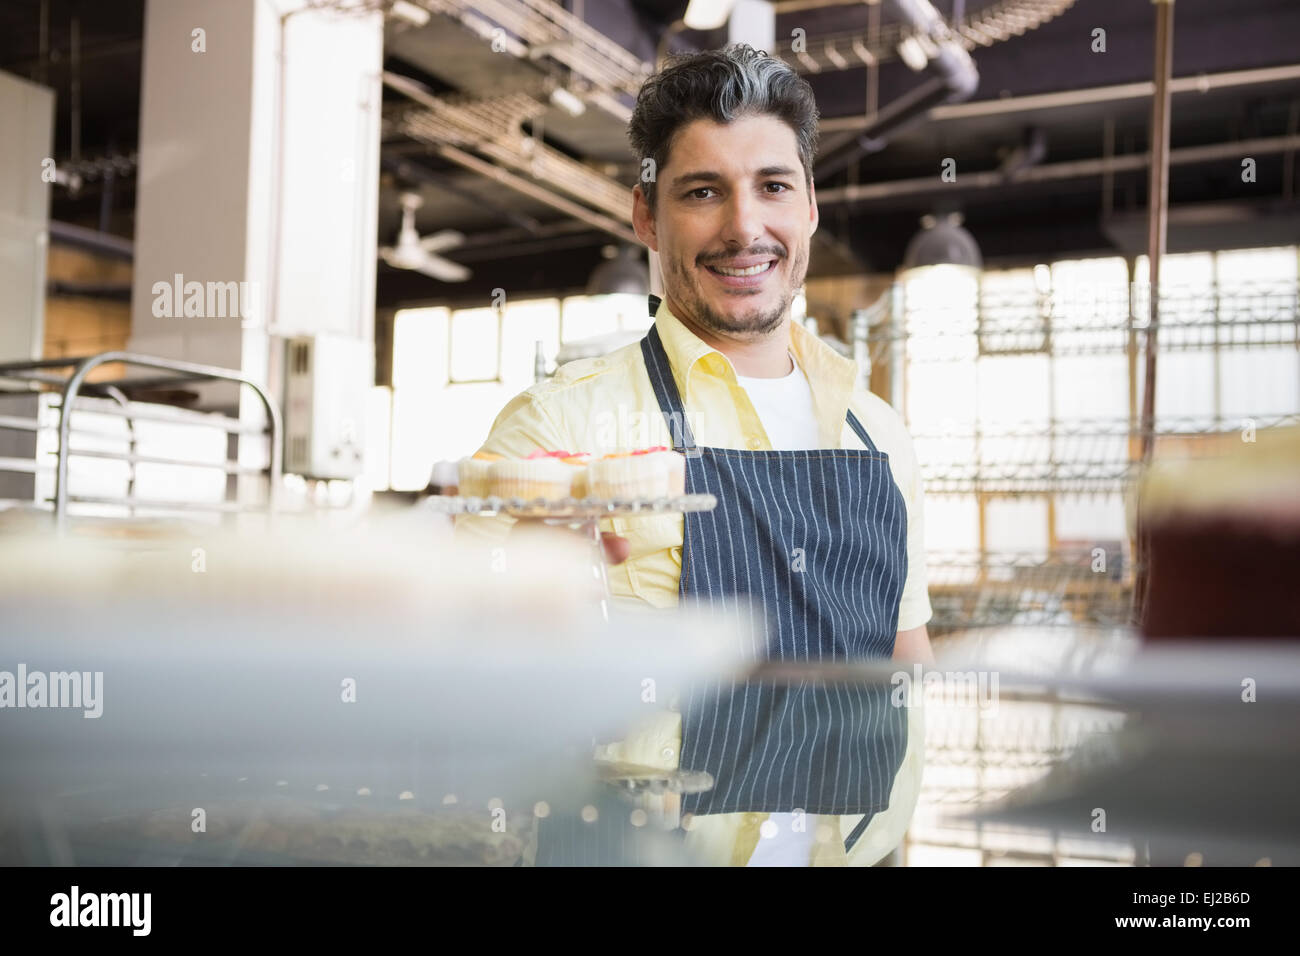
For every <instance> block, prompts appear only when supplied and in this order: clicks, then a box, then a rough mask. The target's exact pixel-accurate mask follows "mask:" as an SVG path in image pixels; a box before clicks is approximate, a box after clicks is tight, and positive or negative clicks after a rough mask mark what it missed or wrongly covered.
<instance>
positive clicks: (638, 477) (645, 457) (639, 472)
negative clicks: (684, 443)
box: [587, 445, 686, 498]
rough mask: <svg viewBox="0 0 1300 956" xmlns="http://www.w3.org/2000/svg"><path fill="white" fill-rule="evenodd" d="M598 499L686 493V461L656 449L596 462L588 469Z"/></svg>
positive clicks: (664, 450)
mask: <svg viewBox="0 0 1300 956" xmlns="http://www.w3.org/2000/svg"><path fill="white" fill-rule="evenodd" d="M587 483H588V489H589V492H590V494H592V495H593V496H594V497H597V498H666V497H671V496H675V495H681V494H684V493H685V491H686V459H685V457H684V456H682V455H681V454H679V453H678V452H675V451H673V450H672V449H670V448H668V447H666V446H664V445H659V446H657V447H655V448H642V449H638V450H636V451H631V452H615V453H614V454H610V455H606V456H604V457H603V458H598V459H597V460H595V461H593V462H592V463H591V464H590V465H589V466H588V468H587Z"/></svg>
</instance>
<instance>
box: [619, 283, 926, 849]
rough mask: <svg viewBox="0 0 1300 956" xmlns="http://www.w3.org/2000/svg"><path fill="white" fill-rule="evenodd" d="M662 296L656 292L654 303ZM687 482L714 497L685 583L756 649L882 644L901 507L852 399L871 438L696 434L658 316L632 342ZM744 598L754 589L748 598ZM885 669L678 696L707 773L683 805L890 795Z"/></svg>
mask: <svg viewBox="0 0 1300 956" xmlns="http://www.w3.org/2000/svg"><path fill="white" fill-rule="evenodd" d="M656 306H657V302H656V301H655V299H654V297H651V302H650V309H651V314H653V313H654V312H655V310H656ZM641 351H642V354H643V355H644V357H645V364H646V371H647V372H648V373H649V376H650V382H651V384H652V385H653V387H654V392H655V398H656V399H657V400H658V403H659V408H660V410H661V411H662V412H663V414H664V416H665V418H666V419H667V421H668V424H669V430H670V434H672V436H673V444H674V448H675V449H676V450H677V451H679V452H682V453H683V454H685V455H686V491H687V493H688V494H702V493H707V494H712V495H715V496H716V497H717V499H718V506H717V508H715V509H714V510H713V511H707V512H696V513H691V514H687V515H685V520H684V536H683V544H682V569H681V579H680V583H679V594H680V596H681V599H682V603H683V604H687V603H691V604H695V605H696V606H698V607H702V608H704V609H705V610H712V611H714V612H717V613H720V614H735V613H736V612H740V613H741V615H742V618H741V619H742V621H743V622H744V623H746V624H751V625H753V626H752V628H751V629H750V634H753V635H760V636H761V635H766V645H765V646H762V644H761V638H760V639H759V640H755V639H754V638H753V637H752V636H750V634H747V635H746V636H745V637H744V638H743V642H744V644H745V645H746V646H745V647H743V648H742V653H743V654H745V655H746V656H747V657H748V658H751V659H762V658H767V659H777V660H782V661H826V660H852V659H861V658H888V657H890V656H892V654H893V650H894V638H895V635H896V633H897V629H898V605H899V598H900V596H901V595H902V592H903V582H904V581H905V580H906V577H907V512H906V509H905V506H904V502H903V497H902V494H901V493H900V491H899V489H898V486H897V485H896V484H895V483H894V479H893V474H892V472H891V470H890V467H889V457H888V456H887V455H886V454H884V453H883V452H881V451H879V450H878V449H877V448H876V446H875V443H874V442H872V440H871V437H870V436H869V435H868V434H867V432H866V430H865V429H864V428H863V427H862V424H861V423H860V422H859V421H858V419H857V417H856V416H855V415H854V414H853V412H852V410H849V411H848V414H847V421H848V424H849V426H850V427H851V428H852V429H853V431H854V432H855V433H856V434H857V436H858V438H859V439H861V440H862V443H863V445H864V446H865V449H840V448H833V449H831V448H827V449H816V450H807V451H742V450H738V449H731V448H712V447H706V446H699V445H696V444H695V440H694V436H693V435H692V434H691V430H690V426H689V423H688V422H687V418H686V415H685V408H684V407H683V405H682V401H681V397H680V395H679V394H678V391H677V385H676V383H675V381H674V379H673V375H672V368H671V366H670V364H669V361H668V356H667V354H666V352H665V351H664V348H663V343H662V341H661V340H660V337H659V332H658V329H657V328H655V327H653V326H652V327H651V329H650V331H649V333H648V334H647V335H646V336H645V338H644V339H643V340H642V341H641ZM744 599H748V600H747V601H745V600H744ZM891 689H892V688H891V687H890V686H888V685H884V684H839V685H833V686H832V685H826V684H817V683H814V682H803V683H797V684H794V683H783V684H778V683H775V682H767V681H749V682H746V683H743V684H721V683H716V682H715V683H710V684H697V685H694V686H692V687H691V688H689V690H688V691H687V692H685V693H683V694H682V695H681V700H682V701H683V703H682V705H681V708H680V709H681V712H682V748H681V754H680V764H679V765H680V766H681V767H682V768H683V769H689V770H705V771H708V772H709V773H710V774H712V775H713V777H714V780H715V786H714V787H713V789H712V790H710V791H707V792H705V793H701V794H692V795H688V796H686V797H684V798H683V801H682V812H683V813H693V814H707V813H734V812H769V813H778V812H790V811H792V810H795V809H801V810H803V811H804V812H805V813H817V814H865V816H864V818H863V820H862V822H861V824H860V825H859V826H858V827H857V829H855V831H854V833H853V834H851V835H850V838H849V840H848V841H846V849H851V848H852V845H853V843H854V842H855V841H856V840H857V838H858V837H859V836H860V835H861V833H862V831H863V830H865V829H866V824H867V823H868V822H869V821H870V819H871V817H872V815H874V814H875V813H876V812H878V811H880V810H883V809H885V808H886V807H887V806H888V805H889V793H890V789H891V787H892V785H893V781H894V776H895V774H896V773H897V771H898V767H899V765H900V764H901V762H902V759H903V754H904V752H905V751H906V749H907V716H906V711H905V709H903V708H899V707H894V706H892V705H891V701H890V691H891Z"/></svg>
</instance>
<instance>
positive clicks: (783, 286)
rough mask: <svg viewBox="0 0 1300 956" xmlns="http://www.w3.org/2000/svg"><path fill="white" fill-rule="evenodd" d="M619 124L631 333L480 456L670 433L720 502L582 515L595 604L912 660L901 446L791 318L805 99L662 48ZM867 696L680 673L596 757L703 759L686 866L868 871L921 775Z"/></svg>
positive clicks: (903, 725) (689, 805) (802, 239)
mask: <svg viewBox="0 0 1300 956" xmlns="http://www.w3.org/2000/svg"><path fill="white" fill-rule="evenodd" d="M629 138H630V140H631V143H632V147H633V150H634V152H635V154H636V156H637V159H638V160H639V161H640V168H642V169H644V170H647V171H649V173H650V175H648V176H643V181H642V182H641V183H640V184H638V185H637V186H636V187H635V188H634V189H633V191H632V201H633V222H634V225H635V228H636V233H637V236H638V237H639V238H640V239H641V241H642V242H644V243H645V245H646V246H648V247H649V248H650V249H652V250H654V251H656V252H657V253H658V254H659V262H660V267H661V271H662V276H663V285H664V295H663V298H662V301H659V300H656V299H655V298H654V297H651V303H650V305H651V313H652V314H653V315H654V324H653V326H652V327H651V329H650V331H649V332H648V334H647V335H646V337H645V338H644V339H643V340H642V341H641V342H640V343H638V344H636V345H633V346H629V347H627V348H624V349H621V350H619V351H617V352H615V353H613V354H611V355H608V356H606V357H604V358H599V359H588V360H583V361H579V362H572V363H569V364H567V365H565V366H563V367H561V368H560V369H559V370H558V371H557V372H556V374H555V376H554V377H553V378H552V379H551V380H549V381H547V382H543V383H539V384H538V385H535V386H533V387H532V388H530V389H528V390H527V391H526V392H524V393H523V394H521V395H519V396H517V397H516V398H515V399H514V400H512V401H511V402H510V403H509V404H508V405H507V406H506V408H505V409H504V410H503V411H502V412H501V414H500V415H499V416H498V417H497V420H496V422H495V423H494V425H493V428H492V432H491V434H490V436H489V438H488V440H487V442H486V443H485V444H484V446H483V449H484V450H485V451H491V452H496V453H499V454H504V455H507V456H524V455H527V454H528V453H529V452H530V451H532V450H534V449H536V448H545V449H557V448H565V449H575V450H584V451H591V452H593V453H595V454H600V453H602V452H604V451H609V450H613V449H614V448H628V447H638V446H642V445H646V444H660V443H662V444H671V445H673V447H675V448H677V449H678V450H680V451H682V452H683V453H685V455H686V457H687V466H686V483H687V491H688V493H710V494H713V495H715V496H716V497H717V499H718V506H717V508H716V509H714V510H713V511H709V512H700V513H691V514H688V515H684V516H683V515H680V514H679V515H672V516H655V517H647V518H638V519H622V518H616V519H612V520H610V521H607V522H605V523H604V525H603V530H604V531H606V532H608V533H609V535H610V540H609V550H610V552H611V566H610V568H609V572H610V587H611V591H612V592H613V594H614V595H615V596H616V597H621V598H626V599H631V600H634V601H637V602H640V603H641V604H643V605H649V606H650V607H653V608H670V607H673V606H676V605H678V604H679V603H685V602H688V601H689V602H694V603H700V604H704V605H707V606H711V607H715V608H720V609H723V610H728V611H734V610H735V609H736V608H737V607H739V606H741V603H742V602H744V606H747V607H749V608H751V609H752V611H753V613H752V615H746V616H745V619H746V620H747V621H752V622H753V623H754V625H755V631H756V632H757V633H758V634H759V637H758V638H757V642H756V644H751V643H750V642H749V641H746V645H747V646H746V649H745V650H746V653H749V654H751V655H752V656H754V657H756V658H759V659H774V660H780V661H787V662H798V661H804V662H812V661H827V660H842V661H843V660H872V659H876V660H880V659H886V660H887V659H890V658H893V659H897V660H907V661H915V660H919V661H929V660H931V659H932V658H931V651H930V645H929V640H928V637H927V635H926V630H925V624H926V622H927V621H928V620H929V617H930V603H929V598H928V594H927V588H926V581H925V562H924V549H923V545H922V530H921V522H922V515H921V501H922V498H921V487H920V479H919V475H918V469H917V464H916V458H915V455H914V453H913V451H912V445H911V441H910V439H909V437H908V435H907V432H906V430H905V428H904V427H903V424H902V422H901V420H900V419H899V417H898V415H897V414H895V413H894V411H893V410H892V409H891V408H890V407H889V406H888V405H887V404H886V403H885V402H883V401H882V400H880V399H879V398H877V397H876V396H874V395H872V394H871V393H870V392H867V391H865V390H862V389H858V388H855V383H856V381H857V377H858V376H857V371H858V370H857V366H856V363H854V362H853V361H851V360H849V359H846V358H844V357H842V356H840V355H839V354H838V353H836V352H835V351H834V350H833V349H831V348H830V347H828V346H827V345H826V344H825V343H823V342H822V341H821V340H820V339H818V338H817V336H816V335H814V334H812V333H811V332H809V331H808V330H806V329H804V328H803V327H802V326H800V325H799V324H798V323H794V322H792V321H791V319H790V305H791V302H792V300H793V299H794V296H795V294H796V293H797V292H798V291H799V289H800V287H801V286H802V285H803V282H804V278H805V276H806V273H807V270H808V256H809V246H810V239H811V237H812V234H813V232H814V231H815V230H816V228H817V223H818V213H817V203H816V198H815V193H814V189H813V182H812V163H813V157H814V155H815V152H816V143H817V108H816V105H815V103H814V101H813V95H812V90H811V89H810V87H809V86H808V84H807V83H806V82H805V81H804V80H802V79H801V78H800V77H799V76H798V75H797V74H796V73H794V71H792V70H791V69H790V68H789V67H787V66H786V65H785V64H783V63H782V62H781V61H780V60H777V59H775V58H773V57H770V56H768V55H767V54H765V53H761V52H757V51H755V50H753V49H751V48H750V47H748V46H744V45H737V46H732V47H727V48H725V49H723V50H717V51H710V52H705V53H699V54H691V55H684V56H678V57H674V58H672V59H670V61H669V62H668V64H667V65H666V66H665V68H664V69H663V70H662V71H661V72H660V73H658V74H656V75H654V76H652V77H650V78H649V79H648V80H647V81H646V83H645V84H644V86H643V87H642V89H641V91H640V93H639V95H638V99H637V104H636V108H635V110H634V112H633V116H632V120H631V124H630V128H629ZM642 423H645V424H646V425H647V427H644V428H638V427H637V426H638V425H640V424H642ZM492 521H493V519H463V520H462V521H461V525H463V526H464V528H465V530H466V531H467V532H468V531H472V530H478V531H483V530H486V529H487V528H488V527H489V526H490V523H491V522H492ZM624 557H626V560H621V559H622V558H624ZM764 638H765V643H764ZM891 689H892V688H890V687H888V686H881V685H875V686H873V685H860V684H836V685H823V684H818V683H815V682H804V681H798V682H795V683H789V682H775V681H750V682H748V683H746V684H744V685H734V686H732V685H716V684H715V685H712V686H710V687H698V688H694V689H693V690H692V691H691V692H690V693H687V694H684V695H682V699H681V700H680V701H679V707H678V708H677V709H676V710H671V711H666V712H663V713H660V714H659V715H657V716H656V718H654V719H652V720H648V721H646V722H645V724H644V725H643V726H642V727H641V728H639V729H638V731H637V732H636V733H635V734H633V735H631V736H629V737H628V739H627V740H625V741H622V742H620V743H619V744H617V745H612V746H610V747H608V748H606V751H605V752H604V753H603V754H602V756H603V757H605V758H607V759H611V760H619V761H626V762H630V763H636V764H644V765H654V766H657V767H662V768H677V767H681V768H683V769H689V770H703V771H707V772H708V773H710V774H711V775H712V776H713V778H714V781H715V785H714V787H713V788H712V789H711V790H710V791H708V792H706V793H703V794H691V795H689V796H687V797H685V798H684V799H683V801H682V810H683V811H684V814H689V815H690V816H689V818H688V819H689V824H690V825H689V829H688V831H687V843H688V845H690V846H691V847H692V848H693V849H694V850H696V851H697V852H698V853H699V854H700V856H701V857H702V858H703V859H705V860H707V861H710V862H716V863H723V864H735V865H795V866H806V865H822V864H829V865H844V864H850V865H871V864H873V863H875V862H877V861H878V860H880V859H881V858H882V857H884V856H885V855H886V854H888V852H889V851H890V850H892V849H893V848H894V847H895V846H896V845H897V844H898V842H899V840H900V839H901V837H902V834H903V832H904V830H905V829H906V825H907V822H908V820H909V819H910V816H911V813H912V810H913V808H914V806H915V801H916V795H917V790H918V788H919V779H920V768H921V755H922V739H921V735H920V729H921V724H920V715H919V709H917V708H911V709H907V710H900V709H899V708H896V707H893V706H891V705H890V701H889V696H890V695H889V691H890V690H891Z"/></svg>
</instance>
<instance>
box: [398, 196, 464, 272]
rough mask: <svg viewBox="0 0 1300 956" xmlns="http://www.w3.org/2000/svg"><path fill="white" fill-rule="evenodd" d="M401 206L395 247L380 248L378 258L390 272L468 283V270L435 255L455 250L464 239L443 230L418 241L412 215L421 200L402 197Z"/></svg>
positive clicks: (453, 232) (452, 230)
mask: <svg viewBox="0 0 1300 956" xmlns="http://www.w3.org/2000/svg"><path fill="white" fill-rule="evenodd" d="M401 202H402V229H401V231H400V232H399V233H398V234H397V245H395V246H380V247H379V255H380V258H382V259H383V260H384V261H385V262H387V263H388V264H389V265H390V266H392V267H393V268H394V269H414V270H415V271H416V272H422V273H424V274H425V275H427V276H429V277H430V278H433V279H437V280H438V281H440V282H464V281H465V280H466V279H468V278H469V277H470V271H469V269H467V268H465V267H464V266H463V265H461V264H460V263H458V262H452V261H451V260H450V259H444V258H443V257H442V256H440V255H438V253H439V252H446V251H447V250H449V249H454V248H456V247H457V246H459V245H460V244H461V243H462V242H464V241H465V236H464V235H463V234H461V233H459V232H457V231H456V230H454V229H443V230H442V231H440V232H435V233H434V234H433V235H431V236H424V237H421V236H420V234H419V233H418V232H416V231H415V211H416V210H417V209H419V208H420V207H421V206H422V205H424V200H423V199H421V198H420V196H419V194H418V193H402V199H401Z"/></svg>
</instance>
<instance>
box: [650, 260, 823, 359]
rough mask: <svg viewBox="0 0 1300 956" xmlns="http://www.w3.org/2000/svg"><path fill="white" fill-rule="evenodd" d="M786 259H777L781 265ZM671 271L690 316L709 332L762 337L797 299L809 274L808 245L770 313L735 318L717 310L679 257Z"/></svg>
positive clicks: (795, 264)
mask: <svg viewBox="0 0 1300 956" xmlns="http://www.w3.org/2000/svg"><path fill="white" fill-rule="evenodd" d="M784 261H785V260H784V259H778V260H777V263H778V266H779V264H780V263H781V262H784ZM671 271H672V273H673V275H671V276H668V277H666V278H668V279H669V280H672V279H675V280H676V281H675V282H672V281H670V282H669V285H671V286H676V288H678V289H681V290H682V291H683V292H684V293H685V294H684V295H683V296H681V298H680V299H678V301H679V302H680V304H681V307H682V308H683V309H684V310H685V311H686V312H687V317H688V318H690V319H693V320H694V321H695V322H696V324H698V325H699V326H701V327H702V328H705V329H708V330H709V331H710V332H715V333H719V334H722V335H729V336H737V335H742V336H747V337H753V338H762V337H763V336H765V335H767V334H769V333H771V332H773V331H774V330H776V329H778V328H780V326H781V323H782V322H783V321H784V320H785V316H786V314H787V313H788V312H789V311H790V303H791V302H793V301H794V296H795V292H796V291H798V289H799V287H800V286H802V285H803V283H804V279H805V278H806V277H807V274H808V251H807V246H804V247H803V248H802V249H800V250H799V252H798V253H797V258H796V259H795V262H794V268H793V269H792V270H791V271H790V281H789V282H788V283H787V284H786V287H785V289H784V290H783V291H782V295H781V302H780V304H779V305H778V306H777V307H776V308H774V309H773V310H771V311H769V312H764V313H760V314H759V315H752V314H750V315H745V316H743V317H742V318H740V319H733V318H731V317H730V316H727V315H723V314H721V313H719V312H716V311H715V310H714V309H713V308H712V307H711V306H710V305H709V304H708V302H707V301H706V300H705V298H704V296H703V295H702V294H701V293H700V290H699V285H698V283H697V282H696V277H695V273H694V272H693V271H692V270H690V269H683V268H682V266H681V264H680V260H677V259H674V260H672V266H671Z"/></svg>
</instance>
